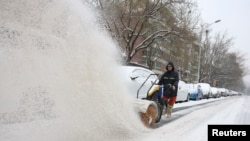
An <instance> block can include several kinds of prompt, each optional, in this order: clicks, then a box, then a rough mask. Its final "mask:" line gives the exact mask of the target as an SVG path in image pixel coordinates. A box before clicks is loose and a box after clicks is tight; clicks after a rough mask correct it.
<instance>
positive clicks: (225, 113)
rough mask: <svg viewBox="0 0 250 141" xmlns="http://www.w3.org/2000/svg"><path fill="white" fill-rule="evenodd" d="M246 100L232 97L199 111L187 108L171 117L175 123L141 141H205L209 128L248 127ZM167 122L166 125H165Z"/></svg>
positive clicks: (248, 102) (248, 103)
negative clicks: (234, 125) (211, 126)
mask: <svg viewBox="0 0 250 141" xmlns="http://www.w3.org/2000/svg"><path fill="white" fill-rule="evenodd" d="M249 107H250V97H249V96H234V97H227V98H225V99H223V100H218V101H216V102H212V103H209V104H207V105H204V106H202V107H200V108H197V107H196V108H190V109H187V110H183V111H178V112H175V113H174V114H173V118H178V119H176V120H169V119H166V118H163V121H161V122H165V123H164V125H161V126H160V127H159V128H157V129H153V130H152V133H150V134H147V135H146V136H145V138H144V139H142V141H153V140H157V141H166V140H168V141H184V140H186V141H188V140H192V141H206V140H207V130H208V125H209V124H223V125H224V124H226V125H228V124H236V125H240V124H248V125H249V124H250V110H249ZM168 120H169V121H168Z"/></svg>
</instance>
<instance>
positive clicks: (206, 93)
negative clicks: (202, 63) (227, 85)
mask: <svg viewBox="0 0 250 141" xmlns="http://www.w3.org/2000/svg"><path fill="white" fill-rule="evenodd" d="M198 85H200V86H201V89H202V92H203V98H207V99H208V98H210V97H211V95H212V92H211V85H210V84H208V83H198Z"/></svg>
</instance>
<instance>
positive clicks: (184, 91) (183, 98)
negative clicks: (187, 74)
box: [176, 80, 190, 102]
mask: <svg viewBox="0 0 250 141" xmlns="http://www.w3.org/2000/svg"><path fill="white" fill-rule="evenodd" d="M189 96H190V93H189V88H188V85H187V83H186V82H184V81H182V80H179V83H178V90H177V97H176V102H187V101H189Z"/></svg>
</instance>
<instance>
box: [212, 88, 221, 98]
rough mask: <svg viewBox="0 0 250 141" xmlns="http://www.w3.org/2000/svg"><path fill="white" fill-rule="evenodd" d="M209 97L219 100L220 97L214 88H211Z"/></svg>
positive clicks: (217, 90)
mask: <svg viewBox="0 0 250 141" xmlns="http://www.w3.org/2000/svg"><path fill="white" fill-rule="evenodd" d="M211 93H212V94H211V96H210V98H219V97H220V91H219V89H218V88H216V87H211Z"/></svg>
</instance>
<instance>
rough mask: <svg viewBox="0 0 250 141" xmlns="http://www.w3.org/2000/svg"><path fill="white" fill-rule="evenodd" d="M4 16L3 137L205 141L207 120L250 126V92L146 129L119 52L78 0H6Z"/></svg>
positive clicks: (0, 12)
mask: <svg viewBox="0 0 250 141" xmlns="http://www.w3.org/2000/svg"><path fill="white" fill-rule="evenodd" d="M0 19H1V20H0V25H1V26H0V70H1V73H0V78H1V79H0V141H156V140H157V141H163V140H164V141H166V140H168V141H184V140H192V141H204V140H207V126H208V125H209V124H249V123H250V112H249V107H250V97H249V96H232V97H226V98H218V99H208V100H205V99H204V100H200V101H190V102H184V103H177V104H175V105H174V108H175V110H176V109H178V108H182V107H185V106H193V107H190V108H188V109H184V110H178V111H175V112H173V116H172V118H171V119H167V118H166V117H165V116H163V117H162V120H161V121H160V122H159V123H157V124H156V125H155V127H153V128H147V127H145V126H143V124H142V123H141V121H140V119H139V116H138V115H137V113H136V112H135V109H134V107H133V104H131V103H132V102H131V100H132V98H130V97H129V96H128V94H127V90H126V89H125V87H124V84H122V82H120V81H121V80H120V76H121V75H122V74H119V73H117V71H116V70H117V66H118V65H119V63H118V61H117V60H116V59H117V56H118V54H119V51H117V48H116V45H115V44H114V43H113V41H112V39H110V38H109V37H108V34H106V33H103V32H102V30H100V27H99V26H97V25H95V24H94V23H95V21H97V20H96V19H95V12H92V11H91V9H88V8H87V7H86V6H84V5H82V4H81V1H80V0H72V1H68V0H47V1H45V0H32V1H31V0H18V1H8V0H5V1H0ZM212 101H214V102H212ZM201 103H208V104H205V105H198V106H194V105H197V104H201Z"/></svg>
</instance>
